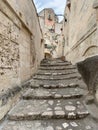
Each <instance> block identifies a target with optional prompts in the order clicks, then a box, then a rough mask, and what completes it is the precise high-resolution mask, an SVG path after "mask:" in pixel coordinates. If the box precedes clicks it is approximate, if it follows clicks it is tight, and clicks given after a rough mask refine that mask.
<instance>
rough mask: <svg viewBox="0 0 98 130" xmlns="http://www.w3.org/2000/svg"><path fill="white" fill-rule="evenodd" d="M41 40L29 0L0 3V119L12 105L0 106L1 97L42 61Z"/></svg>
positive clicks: (10, 0)
mask: <svg viewBox="0 0 98 130" xmlns="http://www.w3.org/2000/svg"><path fill="white" fill-rule="evenodd" d="M42 38H43V36H42V32H41V28H40V24H39V20H38V17H37V13H36V8H35V6H34V3H33V1H32V0H14V1H13V0H3V1H2V0H1V1H0V119H1V118H2V117H3V116H4V115H5V113H6V112H7V111H8V110H9V108H10V107H11V104H12V102H11V101H8V102H10V104H9V103H8V104H6V103H5V105H4V106H2V104H3V103H2V100H1V94H2V93H3V94H4V93H6V92H8V89H9V90H11V89H13V88H14V87H16V86H20V85H21V84H22V83H23V82H25V81H27V80H28V79H30V78H31V76H32V75H33V74H34V72H36V70H37V67H38V66H39V64H40V61H41V60H42V59H43V58H44V53H43V48H44V45H43V40H42ZM10 94H11V93H10ZM14 95H15V93H14ZM7 98H8V97H7ZM1 106H2V107H1ZM7 106H8V107H7ZM4 108H6V109H4ZM1 114H2V115H1Z"/></svg>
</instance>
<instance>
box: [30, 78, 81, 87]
mask: <svg viewBox="0 0 98 130" xmlns="http://www.w3.org/2000/svg"><path fill="white" fill-rule="evenodd" d="M80 82H83V81H82V80H80V79H78V78H77V77H72V78H66V79H62V80H50V79H49V80H48V79H47V80H46V79H43V80H42V79H32V81H31V84H32V85H36V84H37V85H38V84H40V85H44V84H47V85H48V84H49V85H50V86H51V85H56V86H57V85H58V86H59V84H63V85H64V86H66V85H68V84H71V83H77V84H79V83H80Z"/></svg>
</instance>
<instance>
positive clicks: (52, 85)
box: [29, 81, 79, 89]
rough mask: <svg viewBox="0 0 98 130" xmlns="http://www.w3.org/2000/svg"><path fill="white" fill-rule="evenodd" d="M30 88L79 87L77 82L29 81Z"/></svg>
mask: <svg viewBox="0 0 98 130" xmlns="http://www.w3.org/2000/svg"><path fill="white" fill-rule="evenodd" d="M29 87H30V88H45V89H62V88H75V87H79V84H77V83H69V84H66V85H65V84H62V83H61V84H60V83H59V84H35V83H33V82H32V81H30V86H29Z"/></svg>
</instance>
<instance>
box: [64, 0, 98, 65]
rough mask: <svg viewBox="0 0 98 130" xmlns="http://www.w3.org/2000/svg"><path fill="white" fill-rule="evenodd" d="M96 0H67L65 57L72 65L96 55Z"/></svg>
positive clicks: (97, 47)
mask: <svg viewBox="0 0 98 130" xmlns="http://www.w3.org/2000/svg"><path fill="white" fill-rule="evenodd" d="M95 2H96V0H92V1H91V0H78V1H75V0H68V1H67V5H66V8H65V14H64V15H65V17H66V18H67V22H65V21H64V27H63V31H64V35H65V56H66V59H67V60H70V61H71V62H73V63H76V62H79V61H81V60H84V59H86V58H87V57H90V56H93V55H97V54H98V44H97V41H98V37H97V33H98V31H97V21H96V9H95V8H94V6H93V5H94V3H95Z"/></svg>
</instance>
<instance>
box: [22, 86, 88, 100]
mask: <svg viewBox="0 0 98 130" xmlns="http://www.w3.org/2000/svg"><path fill="white" fill-rule="evenodd" d="M84 94H85V95H86V94H87V92H86V90H83V89H80V88H78V87H75V88H61V89H53V90H52V89H43V88H36V89H29V90H28V91H27V92H26V93H25V94H24V95H23V99H26V100H28V99H62V98H63V99H74V98H81V97H82V96H83V95H84Z"/></svg>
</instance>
